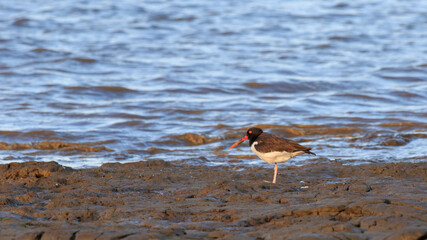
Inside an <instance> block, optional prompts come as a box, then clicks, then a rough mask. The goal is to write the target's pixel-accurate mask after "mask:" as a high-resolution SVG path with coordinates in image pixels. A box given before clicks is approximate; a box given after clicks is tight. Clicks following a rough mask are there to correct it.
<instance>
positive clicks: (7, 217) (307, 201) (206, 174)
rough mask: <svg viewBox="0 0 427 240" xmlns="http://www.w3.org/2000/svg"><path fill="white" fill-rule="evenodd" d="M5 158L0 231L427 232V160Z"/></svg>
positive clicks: (53, 235)
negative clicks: (75, 165) (248, 163)
mask: <svg viewBox="0 0 427 240" xmlns="http://www.w3.org/2000/svg"><path fill="white" fill-rule="evenodd" d="M272 174H273V167H272V165H271V168H259V167H253V168H245V169H239V168H234V167H230V166H217V167H208V166H194V165H187V164H186V163H183V162H165V161H162V160H157V161H154V160H152V161H147V162H135V163H126V164H121V163H108V164H104V165H102V166H101V167H99V168H90V169H72V168H68V167H63V166H61V165H59V164H57V163H55V162H48V163H41V162H26V163H10V164H3V165H0V181H1V182H0V239H42V240H43V239H74V240H82V239H214V238H221V239H426V237H427V182H426V180H427V162H419V163H388V164H386V163H374V164H367V165H358V166H350V165H343V164H342V163H340V162H323V163H310V164H308V165H306V166H302V167H296V166H287V165H284V164H282V165H279V175H278V183H277V184H275V185H274V184H269V183H265V182H263V180H264V179H267V180H271V177H272Z"/></svg>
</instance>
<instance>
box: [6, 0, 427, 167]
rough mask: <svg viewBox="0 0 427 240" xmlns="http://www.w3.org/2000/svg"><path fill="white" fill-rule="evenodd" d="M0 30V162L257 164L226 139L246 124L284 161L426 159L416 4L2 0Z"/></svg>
mask: <svg viewBox="0 0 427 240" xmlns="http://www.w3.org/2000/svg"><path fill="white" fill-rule="evenodd" d="M0 32H1V34H0V83H1V84H0V119H1V121H0V142H3V145H4V146H8V147H3V148H2V149H3V150H0V163H1V162H4V163H6V162H10V161H29V160H37V161H49V160H55V161H58V162H60V163H61V164H64V165H68V166H73V167H88V166H98V165H100V164H102V163H103V162H110V161H120V162H128V161H138V160H145V159H164V160H183V161H189V162H193V163H200V164H237V165H243V164H260V163H262V161H261V160H259V159H257V158H252V157H251V155H253V154H252V153H251V151H250V149H249V147H247V146H246V145H245V146H242V147H240V148H238V149H235V150H233V151H228V150H226V149H227V147H228V146H229V145H231V144H232V143H233V142H234V141H237V140H238V139H239V138H241V137H242V136H243V134H244V133H245V129H247V128H248V127H250V126H254V125H258V124H266V125H264V128H265V130H266V131H269V132H273V133H276V134H280V135H282V136H284V137H288V138H292V139H294V140H296V141H298V142H301V143H302V144H304V145H307V146H310V147H312V148H313V151H314V152H316V153H317V155H318V156H319V158H313V157H312V156H308V157H302V156H301V157H298V158H295V160H292V161H291V162H289V164H303V163H304V162H307V161H309V162H310V161H323V160H325V159H328V160H337V161H344V162H348V163H356V164H357V163H364V162H378V161H425V160H426V159H427V157H426V156H427V147H426V146H427V40H426V39H427V1H397V0H395V1H394V0H390V1H356V2H354V1H326V2H325V1H314V0H307V1H300V0H298V1H177V0H173V1H132V0H129V1H120V2H115V1H78V2H76V1H67V0H65V1H56V2H49V3H47V2H45V1H40V0H34V1H25V2H23V3H19V4H18V3H16V2H13V1H5V0H0ZM185 133H194V134H197V135H198V136H201V138H203V136H204V137H205V140H204V141H202V140H201V142H192V141H191V140H188V141H187V139H186V138H185V136H186V135H183V134H185ZM43 141H52V142H56V141H61V142H66V143H78V144H81V146H83V147H87V146H103V147H106V148H108V149H109V150H110V151H103V150H101V151H88V150H87V149H80V148H71V150H70V149H65V148H52V149H49V148H48V149H38V148H36V147H35V146H37V144H38V143H40V142H43ZM13 143H18V144H29V145H30V146H31V147H30V148H28V149H20V148H19V147H18V148H17V147H11V145H12V144H13ZM0 149H1V145H0Z"/></svg>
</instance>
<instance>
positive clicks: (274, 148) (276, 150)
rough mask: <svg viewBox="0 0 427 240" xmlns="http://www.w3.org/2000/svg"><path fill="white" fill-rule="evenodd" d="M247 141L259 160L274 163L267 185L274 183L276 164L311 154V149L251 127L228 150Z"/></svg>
mask: <svg viewBox="0 0 427 240" xmlns="http://www.w3.org/2000/svg"><path fill="white" fill-rule="evenodd" d="M246 140H249V146H250V147H251V150H252V152H254V153H255V154H256V155H257V156H258V157H259V158H261V159H262V160H264V161H266V162H267V163H274V177H273V181H272V182H269V181H265V180H264V181H265V182H269V183H276V177H277V170H278V167H277V163H280V162H286V161H288V160H289V159H291V158H293V157H295V156H298V155H301V154H305V153H307V154H312V155H316V154H315V153H313V152H311V151H310V150H311V148H309V147H306V146H303V145H300V144H298V143H297V142H294V141H292V140H290V139H286V138H282V137H280V136H278V135H276V134H272V133H267V132H264V131H263V130H262V129H261V128H257V127H252V128H249V129H248V131H247V132H246V135H245V136H244V137H243V138H242V139H240V140H239V141H237V142H236V143H234V144H233V145H231V146H230V147H229V148H228V149H232V148H234V147H236V146H237V145H239V144H240V143H242V142H244V141H246Z"/></svg>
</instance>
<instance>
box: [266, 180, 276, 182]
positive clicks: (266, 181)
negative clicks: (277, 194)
mask: <svg viewBox="0 0 427 240" xmlns="http://www.w3.org/2000/svg"><path fill="white" fill-rule="evenodd" d="M264 182H266V183H276V182H275V181H267V180H264Z"/></svg>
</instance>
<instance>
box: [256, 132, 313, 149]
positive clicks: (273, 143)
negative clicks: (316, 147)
mask: <svg viewBox="0 0 427 240" xmlns="http://www.w3.org/2000/svg"><path fill="white" fill-rule="evenodd" d="M255 141H256V142H258V144H257V145H255V149H256V150H257V151H259V152H263V153H267V152H283V151H286V152H289V153H292V152H298V151H303V152H306V153H310V154H314V153H312V152H310V150H311V148H309V147H306V146H302V145H300V144H298V143H296V142H294V141H292V140H289V139H285V138H281V137H279V136H277V135H274V134H271V133H266V132H264V133H262V134H261V135H259V136H258V137H257V139H256V140H255ZM314 155H316V154H314Z"/></svg>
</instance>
